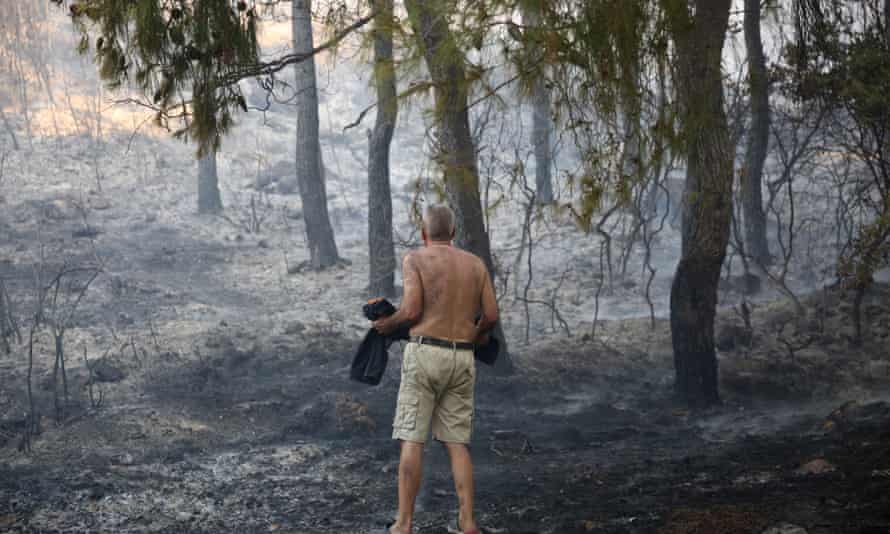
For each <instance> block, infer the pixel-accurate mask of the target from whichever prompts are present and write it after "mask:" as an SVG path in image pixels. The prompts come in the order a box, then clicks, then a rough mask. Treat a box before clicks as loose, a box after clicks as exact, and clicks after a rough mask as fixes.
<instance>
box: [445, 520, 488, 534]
mask: <svg viewBox="0 0 890 534" xmlns="http://www.w3.org/2000/svg"><path fill="white" fill-rule="evenodd" d="M468 526H469V527H470V528H468V529H463V530H462V529H461V528H460V522H457V523H455V524H454V526H453V527H449V528H448V532H449V534H482V531H481V530H480V529H479V526H478V525H476V523H473V524H472V525H468Z"/></svg>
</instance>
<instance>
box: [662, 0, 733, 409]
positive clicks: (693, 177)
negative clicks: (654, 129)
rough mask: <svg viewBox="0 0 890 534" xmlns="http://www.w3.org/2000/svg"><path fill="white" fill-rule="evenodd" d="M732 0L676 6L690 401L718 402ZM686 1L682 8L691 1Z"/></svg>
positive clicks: (683, 378)
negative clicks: (726, 64)
mask: <svg viewBox="0 0 890 534" xmlns="http://www.w3.org/2000/svg"><path fill="white" fill-rule="evenodd" d="M730 4H731V0H698V1H696V2H695V5H694V7H693V9H694V10H695V11H694V13H695V14H694V15H691V14H688V15H686V16H684V14H683V13H678V12H677V5H673V6H672V7H673V8H674V12H673V13H672V14H671V15H670V18H671V19H672V20H670V21H669V23H670V24H671V31H672V33H673V36H674V41H675V43H676V45H677V55H678V79H677V82H678V95H679V100H680V108H681V110H680V111H681V113H680V118H681V121H682V122H681V124H682V128H683V131H682V133H683V141H684V144H685V148H686V160H687V171H686V190H685V195H686V205H687V209H685V210H684V212H683V231H682V235H683V245H682V254H681V257H680V261H679V264H678V265H677V272H676V274H675V276H674V282H673V285H672V287H671V335H672V342H673V348H674V364H675V367H676V384H675V385H676V390H677V393H678V394H679V396H680V397H681V398H683V399H684V400H685V401H686V402H687V403H689V404H690V405H697V406H701V405H710V404H714V403H717V402H719V400H720V397H719V393H718V386H717V382H718V380H717V378H718V374H717V357H716V353H715V350H714V317H715V315H716V311H717V283H718V281H719V279H720V271H721V266H722V265H723V259H724V258H725V256H726V246H727V244H728V242H729V230H730V218H731V214H732V179H733V155H732V150H731V147H730V143H729V131H728V126H727V121H726V115H725V112H724V108H723V85H722V83H723V82H722V76H721V55H722V50H723V42H724V39H725V36H726V29H727V25H728V20H729V9H730ZM680 5H682V6H684V7H683V10H684V11H685V10H686V7H685V2H683V3H681V4H680Z"/></svg>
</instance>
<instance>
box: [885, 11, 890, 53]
mask: <svg viewBox="0 0 890 534" xmlns="http://www.w3.org/2000/svg"><path fill="white" fill-rule="evenodd" d="M884 41H885V42H886V44H887V48H890V0H884Z"/></svg>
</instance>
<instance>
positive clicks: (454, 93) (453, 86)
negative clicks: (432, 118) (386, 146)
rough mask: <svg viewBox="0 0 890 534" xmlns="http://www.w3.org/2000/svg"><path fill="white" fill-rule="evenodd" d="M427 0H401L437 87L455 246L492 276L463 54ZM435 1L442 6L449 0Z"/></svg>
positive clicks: (503, 369)
mask: <svg viewBox="0 0 890 534" xmlns="http://www.w3.org/2000/svg"><path fill="white" fill-rule="evenodd" d="M430 4H431V3H430V2H425V1H423V0H406V1H405V7H406V9H407V10H408V16H409V18H410V20H411V26H412V29H413V30H414V34H415V36H416V38H417V40H418V44H419V46H420V48H421V50H422V52H423V55H424V58H425V60H426V64H427V68H428V69H429V71H430V76H431V77H432V80H433V83H434V84H435V87H436V89H435V100H436V103H435V105H436V113H437V115H436V118H437V120H438V127H437V131H436V144H437V146H436V152H437V155H436V160H437V162H438V164H439V166H440V167H441V169H442V172H443V174H444V179H445V192H446V195H447V197H448V202H449V204H450V205H451V208H452V209H453V210H454V214H455V216H456V217H457V236H456V242H457V245H458V246H459V247H461V248H463V249H464V250H468V251H470V252H472V253H473V254H476V255H477V256H479V257H480V258H482V260H483V261H484V262H485V265H486V266H487V267H488V270H489V272H490V273H491V275H492V278H493V277H494V262H493V261H492V256H491V244H490V243H489V241H488V233H487V232H486V231H485V222H484V218H483V215H482V202H481V200H480V198H479V172H478V168H477V166H476V148H475V146H474V145H473V138H472V136H471V133H470V118H469V110H468V108H467V101H468V99H467V95H468V90H469V83H468V82H467V80H466V76H465V72H464V65H463V59H464V58H463V52H462V51H461V50H460V49H459V48H458V46H457V43H456V41H455V39H454V37H453V35H452V34H451V30H450V28H449V27H448V20H449V17H448V14H447V13H444V12H439V11H436V10H435V7H434V6H433V5H430ZM435 4H436V5H437V6H443V5H445V4H447V3H443V2H438V3H435ZM495 336H496V337H498V339H499V340H501V341H502V343H501V354H500V357H499V358H498V362H497V364H496V365H495V371H496V372H500V373H509V372H511V371H512V362H511V361H510V358H509V356H508V353H507V343H506V340H505V339H504V336H503V332H502V331H501V328H500V325H498V327H497V330H496V331H495Z"/></svg>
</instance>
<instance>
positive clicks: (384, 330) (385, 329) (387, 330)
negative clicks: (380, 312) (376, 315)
mask: <svg viewBox="0 0 890 534" xmlns="http://www.w3.org/2000/svg"><path fill="white" fill-rule="evenodd" d="M392 319H393V315H390V316H389V317H384V318H382V319H377V320H376V321H374V322H372V323H371V326H373V327H374V330H377V332H379V333H380V335H382V336H388V335H390V334H392V333H393V332H395V330H396V328H397V327H398V324H396V322H395V321H393V320H392Z"/></svg>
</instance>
